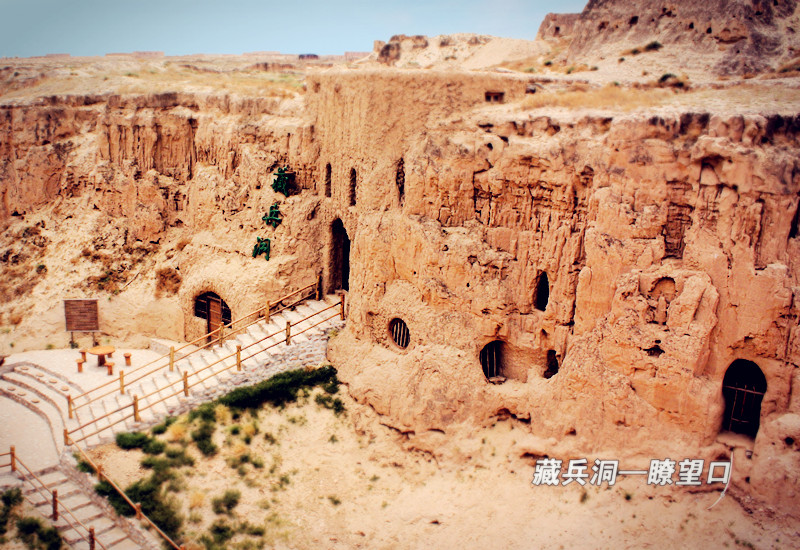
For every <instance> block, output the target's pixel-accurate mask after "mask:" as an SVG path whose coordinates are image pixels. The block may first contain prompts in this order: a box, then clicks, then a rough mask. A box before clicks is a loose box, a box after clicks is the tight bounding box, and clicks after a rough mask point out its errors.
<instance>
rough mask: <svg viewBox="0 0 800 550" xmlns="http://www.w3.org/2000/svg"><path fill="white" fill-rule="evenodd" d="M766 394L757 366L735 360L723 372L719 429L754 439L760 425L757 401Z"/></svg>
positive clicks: (761, 373) (759, 402)
mask: <svg viewBox="0 0 800 550" xmlns="http://www.w3.org/2000/svg"><path fill="white" fill-rule="evenodd" d="M766 391H767V379H766V378H765V377H764V373H763V372H761V369H760V368H758V365H756V364H755V363H753V362H752V361H747V360H745V359H737V360H736V361H734V362H733V363H731V366H730V367H728V370H727V371H726V372H725V378H723V380H722V396H723V397H724V398H725V413H724V415H723V417H722V429H723V430H728V431H731V432H735V433H739V434H744V435H747V436H750V437H753V438H755V436H756V434H757V433H758V427H759V424H760V422H761V400H762V399H763V398H764V394H765V393H766Z"/></svg>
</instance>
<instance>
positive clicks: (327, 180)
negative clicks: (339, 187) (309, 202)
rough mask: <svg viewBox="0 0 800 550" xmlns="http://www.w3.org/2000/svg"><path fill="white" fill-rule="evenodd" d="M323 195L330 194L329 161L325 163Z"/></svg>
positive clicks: (328, 195)
mask: <svg viewBox="0 0 800 550" xmlns="http://www.w3.org/2000/svg"><path fill="white" fill-rule="evenodd" d="M325 196H326V197H330V196H331V163H330V162H329V163H328V164H327V165H325Z"/></svg>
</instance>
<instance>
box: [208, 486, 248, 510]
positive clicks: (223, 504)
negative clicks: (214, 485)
mask: <svg viewBox="0 0 800 550" xmlns="http://www.w3.org/2000/svg"><path fill="white" fill-rule="evenodd" d="M241 497H242V493H240V492H239V491H235V490H233V489H229V490H227V491H225V494H224V495H222V496H221V497H217V498H215V499H213V500H212V501H211V509H212V510H214V513H215V514H225V513H228V514H230V512H231V510H233V509H234V508H236V506H237V505H238V504H239V499H240V498H241Z"/></svg>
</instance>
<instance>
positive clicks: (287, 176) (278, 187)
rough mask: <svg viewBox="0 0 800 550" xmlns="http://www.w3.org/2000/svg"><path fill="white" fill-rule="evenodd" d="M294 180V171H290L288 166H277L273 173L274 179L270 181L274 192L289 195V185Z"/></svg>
mask: <svg viewBox="0 0 800 550" xmlns="http://www.w3.org/2000/svg"><path fill="white" fill-rule="evenodd" d="M293 180H294V172H290V171H289V169H288V168H278V172H277V173H276V174H275V181H273V182H272V190H273V191H275V192H276V193H283V194H284V195H285V196H287V197H288V196H289V186H290V185H291V183H292V181H293Z"/></svg>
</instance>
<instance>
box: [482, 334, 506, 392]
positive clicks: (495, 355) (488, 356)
mask: <svg viewBox="0 0 800 550" xmlns="http://www.w3.org/2000/svg"><path fill="white" fill-rule="evenodd" d="M480 357H481V367H483V375H484V376H486V379H487V380H489V381H490V382H491V381H492V379H493V378H498V377H502V376H503V342H501V341H500V340H494V341H493V342H489V343H488V344H486V345H485V346H483V349H482V350H481V356H480Z"/></svg>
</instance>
